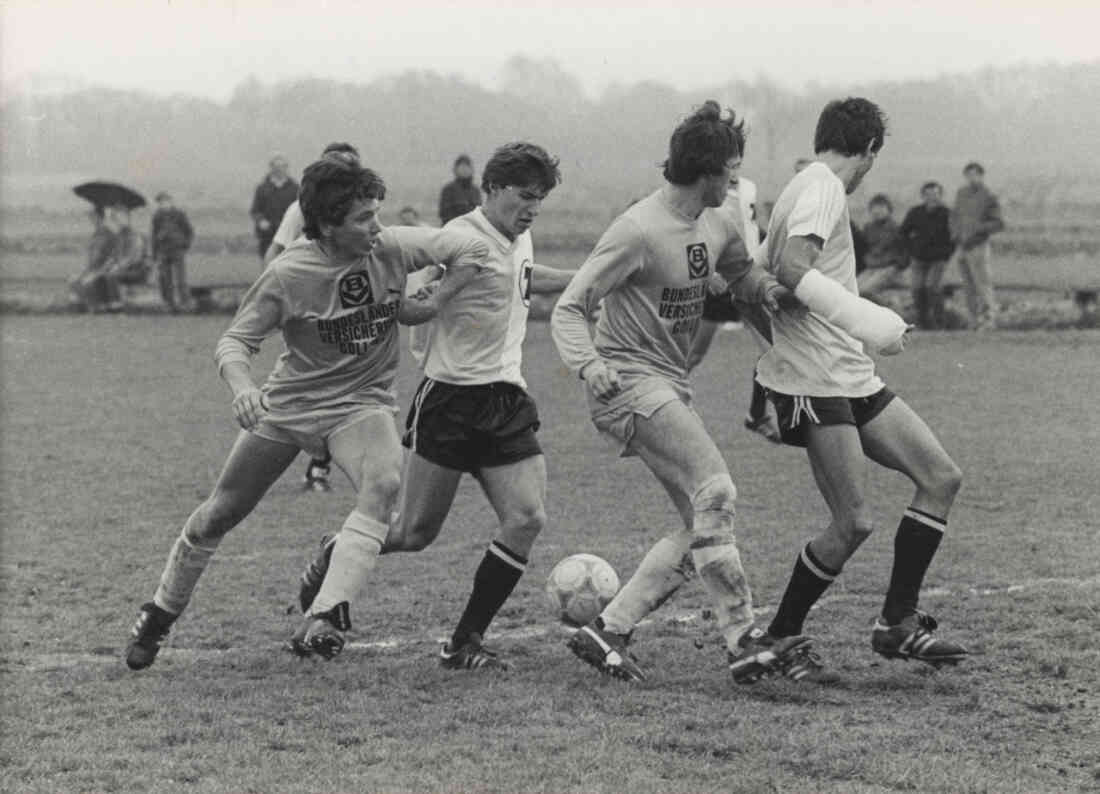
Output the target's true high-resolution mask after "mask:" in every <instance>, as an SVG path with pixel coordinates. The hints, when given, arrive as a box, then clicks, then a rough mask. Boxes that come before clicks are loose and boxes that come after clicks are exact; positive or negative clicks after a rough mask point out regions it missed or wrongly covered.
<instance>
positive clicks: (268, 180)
mask: <svg viewBox="0 0 1100 794" xmlns="http://www.w3.org/2000/svg"><path fill="white" fill-rule="evenodd" d="M269 165H270V170H269V171H268V174H267V176H265V177H264V180H263V181H262V182H261V183H260V184H259V185H257V187H256V192H255V194H254V195H253V196H252V209H251V210H249V214H250V215H251V216H252V224H253V228H254V230H255V232H256V240H257V242H258V249H259V252H260V259H261V260H263V259H264V258H265V256H266V254H267V249H268V247H269V246H270V245H271V240H272V239H273V238H274V237H275V230H276V228H278V226H279V223H280V222H281V221H282V219H283V215H285V214H286V211H287V208H288V207H289V206H290V205H291V204H293V203H294V202H295V201H296V200H297V198H298V183H297V182H295V181H294V180H293V179H291V178H290V176H289V175H288V174H287V169H288V168H289V165H288V163H287V161H286V158H285V157H283V156H282V155H281V154H276V155H275V156H274V157H272V158H271V163H270V164H269Z"/></svg>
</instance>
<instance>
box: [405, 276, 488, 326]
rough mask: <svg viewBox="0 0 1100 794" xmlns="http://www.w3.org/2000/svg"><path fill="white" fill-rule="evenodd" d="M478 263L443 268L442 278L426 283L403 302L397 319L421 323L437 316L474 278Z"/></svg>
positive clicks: (410, 323) (411, 323) (414, 323)
mask: <svg viewBox="0 0 1100 794" xmlns="http://www.w3.org/2000/svg"><path fill="white" fill-rule="evenodd" d="M478 272H479V269H478V267H477V266H476V265H468V264H458V265H452V266H451V267H448V268H445V269H444V270H443V275H442V277H441V278H439V279H437V280H435V281H432V282H431V283H429V284H427V285H425V286H424V287H423V288H422V289H421V290H420V291H419V292H417V293H416V294H415V295H413V296H412V297H409V298H405V300H403V301H402V302H401V309H400V311H399V312H398V314H397V321H398V322H399V323H401V324H402V325H421V324H422V323H426V322H428V321H429V320H431V319H433V318H435V316H436V315H437V314H439V312H440V310H441V309H442V308H443V307H444V306H446V305H447V303H448V302H449V301H450V300H451V299H452V298H453V297H454V296H455V295H457V294H458V293H460V292H461V291H462V290H463V289H465V288H466V286H467V285H468V284H469V283H470V282H471V281H473V280H474V278H475V277H476V276H477V274H478Z"/></svg>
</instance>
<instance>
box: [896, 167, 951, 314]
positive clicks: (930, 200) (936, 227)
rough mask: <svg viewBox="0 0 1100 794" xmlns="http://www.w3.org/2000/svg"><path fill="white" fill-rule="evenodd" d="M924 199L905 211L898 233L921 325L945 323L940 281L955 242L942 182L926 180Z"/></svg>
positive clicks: (922, 196) (914, 305) (921, 192)
mask: <svg viewBox="0 0 1100 794" xmlns="http://www.w3.org/2000/svg"><path fill="white" fill-rule="evenodd" d="M920 196H921V203H920V204H918V205H917V206H915V207H912V208H910V210H909V211H908V212H907V213H905V220H903V221H902V222H901V227H900V228H899V229H898V233H899V235H900V236H901V239H902V243H903V244H904V245H905V250H906V252H907V253H908V254H909V267H910V273H911V276H910V285H911V287H912V290H913V307H914V308H915V309H916V312H917V325H918V326H919V327H920V328H924V329H928V330H935V329H938V328H943V326H944V308H943V289H942V288H941V286H940V282H941V281H942V280H943V272H944V269H945V268H946V267H947V262H948V260H949V259H951V254H952V253H953V252H954V250H955V244H954V243H952V242H951V229H950V219H951V213H950V211H949V210H948V209H947V207H946V206H944V203H943V186H942V185H940V183H939V182H926V183H925V184H924V186H923V187H921V189H920Z"/></svg>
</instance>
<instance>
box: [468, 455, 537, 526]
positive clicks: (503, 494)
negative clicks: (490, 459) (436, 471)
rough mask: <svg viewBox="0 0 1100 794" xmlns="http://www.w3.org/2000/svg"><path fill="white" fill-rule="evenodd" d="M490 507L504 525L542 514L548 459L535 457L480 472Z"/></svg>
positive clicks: (480, 479) (480, 478) (478, 473)
mask: <svg viewBox="0 0 1100 794" xmlns="http://www.w3.org/2000/svg"><path fill="white" fill-rule="evenodd" d="M476 477H477V481H478V482H479V483H480V484H481V488H482V490H484V491H485V496H486V498H487V499H488V500H489V504H491V505H492V506H493V510H495V511H496V514H497V517H498V518H499V519H500V521H501V523H508V522H509V521H510V520H515V519H517V518H523V517H526V516H530V515H532V514H533V513H536V512H542V510H543V506H544V504H545V502H546V457H545V456H543V455H535V456H533V457H530V458H524V459H523V460H521V461H517V462H516V463H508V464H505V465H503V466H485V467H483V468H481V469H479V470H478V471H477V474H476Z"/></svg>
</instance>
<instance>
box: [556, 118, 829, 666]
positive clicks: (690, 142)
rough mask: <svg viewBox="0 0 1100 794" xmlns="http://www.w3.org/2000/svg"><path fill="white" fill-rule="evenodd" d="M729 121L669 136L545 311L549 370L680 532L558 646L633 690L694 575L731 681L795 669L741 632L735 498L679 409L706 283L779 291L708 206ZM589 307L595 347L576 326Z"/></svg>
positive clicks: (714, 453) (732, 226) (728, 158)
mask: <svg viewBox="0 0 1100 794" xmlns="http://www.w3.org/2000/svg"><path fill="white" fill-rule="evenodd" d="M743 148H744V131H743V125H742V124H740V123H737V122H736V121H735V119H734V117H733V116H732V114H730V115H726V116H724V115H723V114H722V112H721V109H720V108H719V106H718V104H717V103H716V102H713V101H708V102H707V103H705V104H704V105H703V106H702V107H701V108H699V109H698V110H697V111H696V112H695V113H694V114H692V115H691V116H689V117H688V118H687V119H685V120H684V121H683V122H682V123H681V124H680V125H679V126H678V127H677V128H676V130H675V131H674V132H673V133H672V137H671V140H670V141H669V154H668V160H667V161H666V162H665V165H664V176H665V180H666V181H667V184H666V185H665V186H664V187H663V188H661V189H660V190H658V191H657V192H655V193H653V194H652V195H650V196H648V197H647V198H644V199H642V200H641V201H639V202H638V203H637V204H635V205H634V206H632V207H630V209H628V210H627V211H626V212H625V213H623V214H622V215H621V216H619V218H617V219H616V220H615V221H614V222H613V223H612V224H611V226H610V227H609V228H608V230H607V231H606V232H605V233H604V235H603V237H602V238H601V239H600V241H599V242H598V243H597V244H596V248H595V249H594V250H593V252H592V254H591V255H590V256H589V258H588V260H587V261H586V262H585V263H584V265H583V266H582V267H581V269H580V270H579V271H578V272H577V275H576V276H575V277H574V278H573V281H572V282H571V283H570V285H569V287H568V288H566V290H565V292H564V293H563V294H562V297H561V299H560V300H559V301H558V305H557V307H556V308H555V310H554V314H553V318H552V320H551V329H552V333H553V338H554V342H555V344H556V345H557V347H558V352H559V353H560V354H561V357H562V360H563V361H564V362H565V364H566V366H568V367H569V369H570V370H572V371H573V372H576V373H577V374H578V375H579V376H580V378H581V379H582V380H584V382H585V385H586V387H587V389H586V391H587V397H588V404H589V408H590V411H591V415H592V422H593V424H595V425H596V428H597V429H598V430H599V431H600V432H601V433H603V434H604V435H605V436H608V437H610V438H611V440H612V441H613V442H614V443H615V445H616V446H617V447H618V448H619V449H620V450H621V453H622V455H624V456H626V455H637V456H639V457H641V459H642V461H643V462H644V463H645V464H646V466H647V467H648V468H649V470H650V471H651V472H652V473H653V475H654V477H656V479H657V481H658V482H659V483H660V484H661V485H662V486H663V487H664V488H665V490H666V491H667V492H668V494H669V497H670V498H671V499H672V502H673V504H674V505H675V506H676V509H677V511H678V512H679V513H680V516H681V518H682V520H683V529H681V530H679V531H677V532H673V533H671V534H669V535H668V536H667V537H664V538H662V539H661V540H659V541H658V542H657V544H656V545H655V546H653V548H652V549H650V551H649V553H648V554H647V555H646V556H645V558H644V559H643V560H642V562H641V565H640V566H639V567H638V570H637V571H636V572H635V573H634V575H633V576H632V577H631V579H630V580H629V581H628V582H627V583H626V585H625V586H624V587H623V589H622V590H621V591H620V592H619V593H618V595H616V596H615V598H614V600H613V601H612V602H611V603H610V604H609V605H608V606H607V608H606V609H605V610H604V611H603V613H602V614H601V615H600V616H599V617H597V618H596V619H595V620H594V621H593V622H592V623H589V624H588V625H586V626H584V627H582V628H581V629H580V630H579V631H578V632H577V633H576V634H574V635H573V637H572V638H571V639H570V641H569V648H570V649H571V650H572V651H573V653H574V654H576V655H577V656H578V657H580V658H581V659H582V660H583V661H585V662H586V663H588V664H590V665H592V666H594V667H596V668H597V669H599V670H600V671H601V672H603V673H605V674H607V675H611V676H614V677H617V678H620V679H623V680H628V681H639V680H642V679H644V678H645V673H644V672H643V671H642V670H641V668H640V667H639V666H638V664H637V662H636V661H635V660H634V659H633V657H631V655H630V654H629V653H628V652H627V649H626V646H627V642H628V640H629V638H630V635H631V632H632V631H633V630H634V627H635V625H637V623H638V621H640V620H641V619H642V618H643V617H644V616H645V615H646V614H648V613H649V612H651V611H653V610H654V609H656V608H657V606H658V605H660V604H661V603H663V602H664V601H665V600H666V599H667V598H668V597H669V596H671V595H672V593H673V592H675V590H676V589H677V588H679V587H680V585H682V584H683V583H684V582H685V581H686V580H687V578H688V577H689V576H690V575H691V574H692V571H693V570H697V571H698V574H699V578H700V579H701V580H702V582H703V585H704V586H705V587H706V590H707V592H708V594H709V595H710V597H711V599H712V602H713V603H714V605H715V606H716V607H717V610H716V611H717V615H718V622H719V627H720V629H721V631H722V634H723V636H724V638H725V641H726V644H727V647H728V649H729V660H730V670H731V672H732V674H733V678H734V680H735V681H736V682H738V683H748V682H751V681H755V680H757V679H758V678H760V677H761V676H764V675H768V674H771V673H773V672H776V671H778V670H780V669H782V668H783V667H785V666H787V665H791V664H797V659H798V657H799V656H800V655H801V654H802V653H804V652H808V651H809V643H808V641H807V640H806V639H804V638H803V637H797V636H793V637H784V638H782V639H781V640H778V641H776V640H773V639H772V638H770V637H767V636H766V635H765V634H764V632H763V631H760V630H758V629H754V625H753V611H752V596H751V595H750V593H749V585H748V581H747V580H746V577H745V571H744V569H743V567H742V565H741V557H740V554H739V552H738V550H737V545H736V539H735V537H734V501H735V499H736V496H737V489H736V488H735V487H734V484H733V480H732V479H731V478H730V473H729V469H728V468H727V466H726V462H725V460H723V459H722V455H721V453H720V452H719V451H718V448H717V447H716V446H715V444H714V441H713V440H712V439H711V437H710V435H709V434H708V433H707V431H706V428H705V427H704V426H703V423H702V420H701V419H700V418H699V415H698V414H697V413H696V412H695V409H694V408H693V407H692V404H691V403H692V389H691V384H690V382H689V380H688V375H687V363H688V356H689V355H690V353H691V349H692V345H693V344H694V342H695V337H696V335H697V334H698V331H699V322H700V316H701V315H702V312H703V300H704V297H705V296H706V294H707V292H708V286H709V285H711V282H712V279H715V278H717V281H718V282H720V283H719V284H717V285H716V286H717V288H718V291H720V290H721V289H724V288H725V286H726V282H728V283H729V285H730V286H731V288H732V292H733V294H734V295H736V296H737V297H739V298H742V299H744V300H747V301H751V302H754V303H765V304H767V305H769V306H771V307H773V308H774V307H775V306H776V305H777V302H778V300H779V298H780V296H781V295H783V294H784V293H786V292H787V291H786V290H784V289H782V288H780V287H779V285H778V283H777V282H776V281H775V280H774V279H772V278H771V277H769V276H766V275H765V274H764V273H763V272H762V271H761V270H760V269H759V268H754V267H753V266H752V260H751V259H750V258H749V255H748V252H747V249H746V246H745V243H744V240H743V238H742V234H743V232H742V229H741V223H740V217H739V213H738V212H736V211H734V210H731V209H729V208H728V207H727V208H723V209H719V208H720V207H722V204H723V202H724V201H725V198H726V188H727V185H728V184H729V181H730V173H731V171H733V170H734V169H736V168H737V166H738V165H739V163H740V160H741V152H742V150H743ZM600 301H603V308H602V311H601V312H600V316H599V320H598V321H597V323H596V330H595V341H594V342H593V339H592V338H591V337H590V336H589V329H588V323H589V319H590V318H591V317H592V316H593V313H594V311H595V309H596V307H597V305H598V304H599V303H600Z"/></svg>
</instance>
